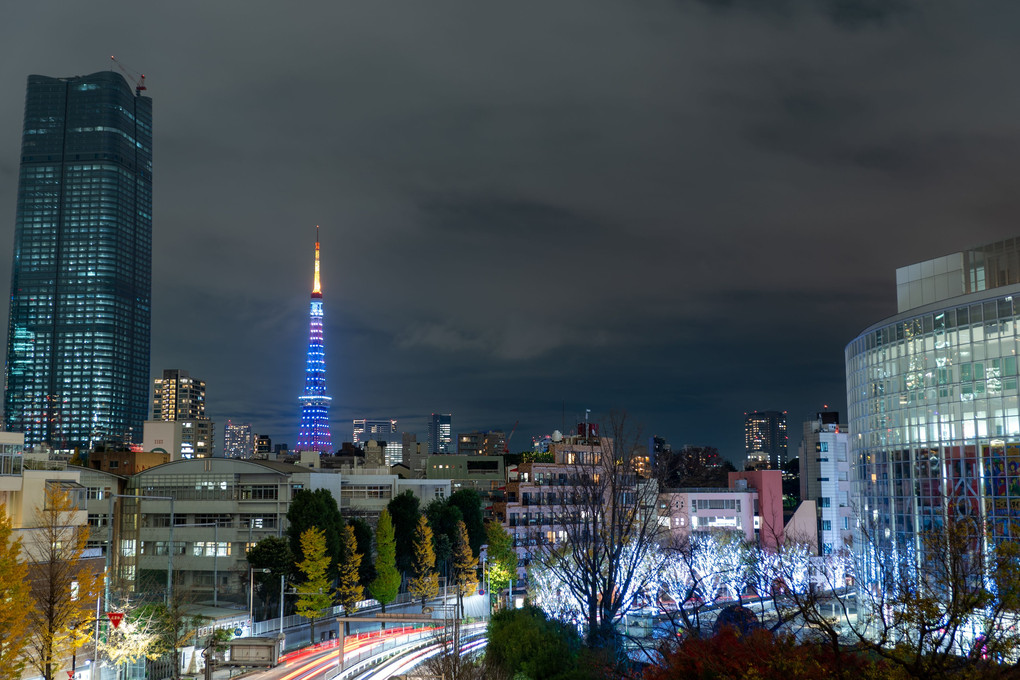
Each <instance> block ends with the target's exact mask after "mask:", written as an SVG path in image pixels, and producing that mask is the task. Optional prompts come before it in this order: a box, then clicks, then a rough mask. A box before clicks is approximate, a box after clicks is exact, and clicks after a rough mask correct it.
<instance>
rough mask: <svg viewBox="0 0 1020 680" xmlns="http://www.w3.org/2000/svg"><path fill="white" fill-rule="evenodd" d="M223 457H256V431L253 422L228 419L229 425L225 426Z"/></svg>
mask: <svg viewBox="0 0 1020 680" xmlns="http://www.w3.org/2000/svg"><path fill="white" fill-rule="evenodd" d="M223 457H224V458H254V457H255V433H254V431H252V427H251V423H235V422H233V421H232V420H228V421H227V426H226V427H225V428H223Z"/></svg>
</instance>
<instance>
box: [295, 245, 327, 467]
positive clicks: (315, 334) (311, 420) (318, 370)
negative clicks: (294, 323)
mask: <svg viewBox="0 0 1020 680" xmlns="http://www.w3.org/2000/svg"><path fill="white" fill-rule="evenodd" d="M309 317H310V323H309V332H308V363H307V365H306V367H305V391H304V393H302V395H301V396H300V397H298V401H300V402H301V434H299V435H298V442H297V450H298V451H318V452H319V453H320V454H325V453H332V451H333V438H332V437H331V436H330V433H329V402H331V401H332V400H333V398H332V397H327V396H326V350H325V346H324V345H323V342H322V287H321V286H320V285H319V228H318V227H315V282H314V283H313V284H312V307H311V311H310V313H309Z"/></svg>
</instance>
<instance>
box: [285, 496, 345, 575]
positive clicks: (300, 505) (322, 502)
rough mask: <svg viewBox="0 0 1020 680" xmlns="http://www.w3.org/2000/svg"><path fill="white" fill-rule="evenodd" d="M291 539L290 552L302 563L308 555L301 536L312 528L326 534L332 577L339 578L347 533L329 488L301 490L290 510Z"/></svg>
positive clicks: (288, 515)
mask: <svg viewBox="0 0 1020 680" xmlns="http://www.w3.org/2000/svg"><path fill="white" fill-rule="evenodd" d="M287 522H288V527H287V536H288V538H290V549H291V551H292V552H293V553H294V559H296V560H297V561H301V560H303V559H305V554H304V553H303V552H302V551H301V550H302V549H301V535H302V534H303V533H304V532H305V531H306V530H308V529H309V528H311V527H317V528H318V529H319V530H321V531H322V532H323V536H324V538H325V541H326V555H328V556H329V558H330V560H331V565H332V566H331V568H330V572H329V576H330V578H331V579H333V578H336V570H337V567H338V565H339V560H340V550H341V548H340V542H341V540H342V534H343V530H344V520H343V517H341V516H340V508H339V506H337V503H336V499H335V498H334V497H333V494H332V493H330V491H329V489H316V490H314V491H312V490H310V489H301V490H299V491H297V492H296V493H295V494H294V498H293V500H292V501H291V503H290V507H289V508H288V509H287Z"/></svg>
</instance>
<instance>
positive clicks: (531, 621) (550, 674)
mask: <svg viewBox="0 0 1020 680" xmlns="http://www.w3.org/2000/svg"><path fill="white" fill-rule="evenodd" d="M580 660H581V639H580V638H579V637H578V635H577V628H575V627H574V626H570V625H567V624H565V623H562V622H560V621H556V620H554V619H549V618H547V617H546V615H545V612H543V611H542V610H541V609H539V608H537V607H524V608H523V609H504V610H503V611H499V612H496V613H495V614H493V615H492V621H491V622H490V623H489V644H488V645H487V646H486V650H485V662H486V665H487V666H489V667H490V668H492V669H496V670H500V671H502V672H503V673H504V674H506V675H507V676H509V677H521V676H523V677H526V678H530V679H531V680H553V679H554V678H563V677H566V676H569V675H570V673H571V672H572V671H573V670H574V669H575V668H577V666H579V665H581V664H580V663H579V662H580Z"/></svg>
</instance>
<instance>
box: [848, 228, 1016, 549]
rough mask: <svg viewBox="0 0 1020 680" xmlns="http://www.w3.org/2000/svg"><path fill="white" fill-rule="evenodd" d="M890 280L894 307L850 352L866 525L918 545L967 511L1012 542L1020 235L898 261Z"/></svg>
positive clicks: (898, 542)
mask: <svg viewBox="0 0 1020 680" xmlns="http://www.w3.org/2000/svg"><path fill="white" fill-rule="evenodd" d="M896 283H897V298H898V309H899V313H898V314H897V315H896V316H893V317H890V318H888V319H885V320H883V321H880V322H878V323H876V324H875V325H873V326H871V327H870V328H868V329H866V330H865V331H864V332H862V333H861V334H860V335H859V336H858V337H857V338H855V339H854V340H853V341H852V342H851V343H850V344H849V345H847V347H846V374H847V402H848V404H847V405H848V407H849V426H850V437H851V442H850V451H851V456H852V461H853V467H852V472H851V475H852V476H853V477H854V481H855V482H856V483H855V491H856V503H857V505H858V511H859V513H860V518H861V520H862V522H863V525H862V526H863V529H864V530H865V531H866V532H870V533H869V536H871V537H873V538H874V539H876V540H877V541H878V542H879V543H885V544H886V545H888V546H890V547H896V546H907V547H909V546H913V547H914V548H916V547H918V543H917V542H918V537H919V535H920V534H921V533H922V532H924V531H925V530H927V529H931V528H935V527H939V526H941V525H942V523H943V522H944V521H945V520H946V518H947V517H953V518H960V517H967V518H971V519H973V520H974V521H976V522H977V523H979V525H980V526H981V527H982V528H983V531H982V532H981V534H982V535H983V536H984V537H985V540H991V541H994V540H995V539H996V538H1001V537H1007V536H1010V537H1012V538H1018V537H1020V531H1018V530H1017V528H1020V411H1018V400H1020V389H1018V375H1017V346H1018V339H1020V304H1018V303H1020V238H1016V239H1010V240H1007V241H1002V242H999V243H994V244H991V245H988V246H982V247H980V248H975V249H973V250H968V251H965V252H960V253H955V254H952V255H947V256H944V257H940V258H936V259H934V260H929V261H927V262H921V263H918V264H914V265H911V266H909V267H903V268H901V269H898V270H897V272H896ZM1015 527H1016V528H1015Z"/></svg>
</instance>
